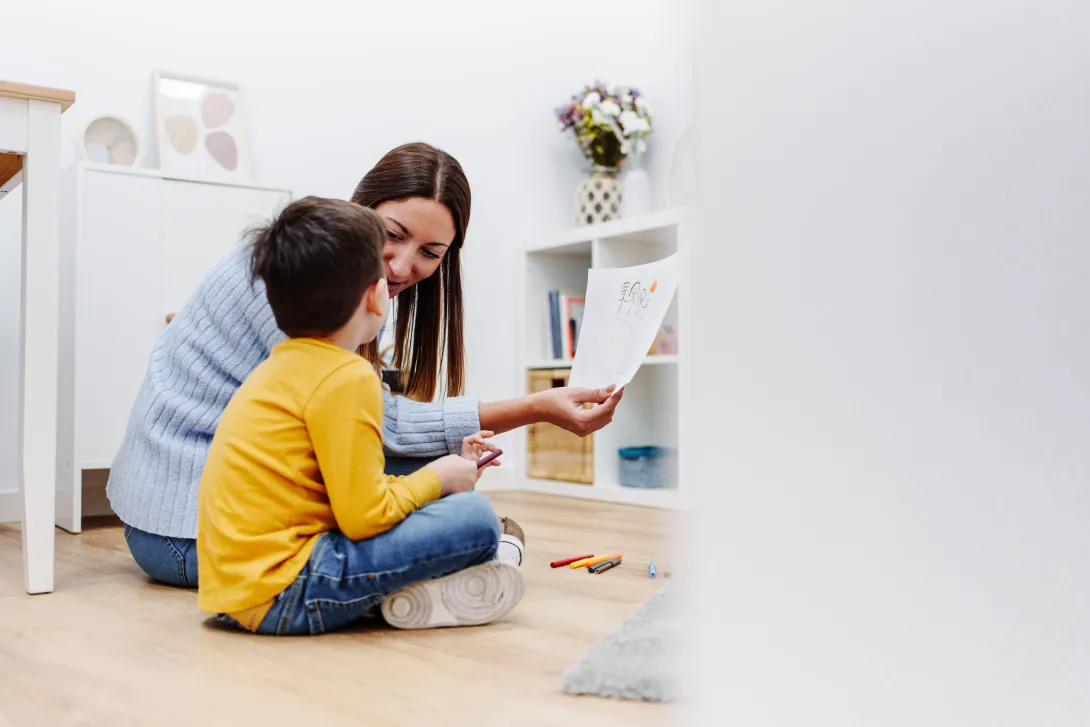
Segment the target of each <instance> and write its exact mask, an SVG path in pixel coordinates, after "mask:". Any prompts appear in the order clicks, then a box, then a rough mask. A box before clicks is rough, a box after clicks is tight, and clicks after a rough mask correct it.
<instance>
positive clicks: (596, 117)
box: [590, 109, 606, 124]
mask: <svg viewBox="0 0 1090 727" xmlns="http://www.w3.org/2000/svg"><path fill="white" fill-rule="evenodd" d="M590 120H591V121H593V122H594V123H596V124H604V123H606V117H605V116H603V115H602V112H601V111H599V110H598V109H594V110H592V111H591V112H590Z"/></svg>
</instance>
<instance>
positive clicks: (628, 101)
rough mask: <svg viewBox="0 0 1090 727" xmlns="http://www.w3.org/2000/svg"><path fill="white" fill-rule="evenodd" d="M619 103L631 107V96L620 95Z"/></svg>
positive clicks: (628, 94)
mask: <svg viewBox="0 0 1090 727" xmlns="http://www.w3.org/2000/svg"><path fill="white" fill-rule="evenodd" d="M621 103H622V104H624V105H625V106H631V105H632V94H630V93H624V94H621Z"/></svg>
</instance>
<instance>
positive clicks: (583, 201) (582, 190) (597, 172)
mask: <svg viewBox="0 0 1090 727" xmlns="http://www.w3.org/2000/svg"><path fill="white" fill-rule="evenodd" d="M622 187H623V185H622V184H621V180H619V179H617V170H616V169H609V168H607V167H595V168H594V169H593V170H592V171H591V175H590V177H588V178H587V179H584V180H583V181H582V182H580V183H579V186H578V187H576V188H575V204H574V214H573V221H574V222H575V224H576V226H582V225H594V224H597V223H599V222H609V221H610V220H617V219H620V217H621V198H622V194H623V190H622Z"/></svg>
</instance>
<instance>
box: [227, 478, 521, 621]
mask: <svg viewBox="0 0 1090 727" xmlns="http://www.w3.org/2000/svg"><path fill="white" fill-rule="evenodd" d="M499 539H500V522H499V518H497V517H496V513H495V511H494V510H493V509H492V504H491V503H490V502H489V501H488V498H486V497H484V496H483V495H481V494H478V493H476V492H463V493H459V494H457V495H450V496H448V497H444V498H443V499H441V500H436V501H435V502H432V503H429V504H428V505H426V506H424V507H422V508H420V509H419V510H417V511H415V512H414V513H412V514H411V515H409V517H407V518H405V520H403V521H402V522H401V523H399V524H398V525H397V526H396V527H394V528H393V529H391V530H388V531H387V532H385V533H383V534H381V535H377V536H375V537H373V538H370V539H368V540H361V541H358V542H353V541H351V540H349V539H348V538H346V537H345V536H344V535H342V534H341V533H340V531H337V530H334V531H331V532H328V533H325V534H324V535H322V536H320V537H319V538H318V543H317V544H316V545H315V546H314V551H313V552H312V553H311V556H310V560H309V561H308V562H307V565H306V567H305V568H303V572H302V573H300V574H299V576H298V578H296V579H295V582H294V583H292V585H290V586H289V587H288V588H287V589H286V590H284V591H283V592H282V593H281V594H280V595H279V596H277V598H276V602H275V603H274V604H273V606H272V608H271V609H270V610H269V612H268V614H266V615H265V618H264V619H263V620H262V622H261V625H260V626H258V629H257V632H258V633H259V634H280V635H296V636H297V635H308V634H323V633H325V632H327V631H333V630H336V629H340V628H343V627H345V626H347V625H349V624H351V623H352V622H353V621H356V620H357V619H359V618H360V617H361V616H363V615H364V614H365V613H367V612H368V611H370V610H371V609H372V608H374V607H375V606H378V605H379V604H380V603H381V602H382V601H383V600H384V599H385V598H386V597H387V596H389V595H390V594H391V593H393V592H394V591H396V590H397V589H399V588H402V587H403V586H408V585H410V584H412V583H416V582H417V581H424V580H430V579H432V578H439V577H441V576H445V575H448V574H450V573H455V572H457V571H460V570H464V569H465V568H468V567H469V566H473V565H477V564H479V563H485V562H487V561H490V560H492V559H493V558H495V556H496V548H497V546H498V545H499ZM220 620H221V621H223V622H225V623H229V624H231V625H235V626H238V623H237V622H236V621H235V620H234V619H232V618H230V617H229V616H220ZM240 628H241V627H240Z"/></svg>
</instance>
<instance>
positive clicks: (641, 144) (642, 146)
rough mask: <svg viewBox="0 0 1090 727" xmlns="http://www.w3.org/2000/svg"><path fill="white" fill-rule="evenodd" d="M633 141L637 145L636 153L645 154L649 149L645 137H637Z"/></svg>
mask: <svg viewBox="0 0 1090 727" xmlns="http://www.w3.org/2000/svg"><path fill="white" fill-rule="evenodd" d="M633 143H634V144H635V145H636V154H643V153H644V152H645V151H647V142H646V141H644V140H643V139H636V141H634V142H633Z"/></svg>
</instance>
